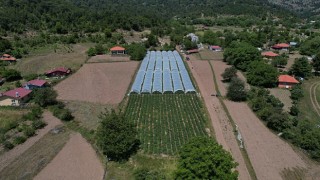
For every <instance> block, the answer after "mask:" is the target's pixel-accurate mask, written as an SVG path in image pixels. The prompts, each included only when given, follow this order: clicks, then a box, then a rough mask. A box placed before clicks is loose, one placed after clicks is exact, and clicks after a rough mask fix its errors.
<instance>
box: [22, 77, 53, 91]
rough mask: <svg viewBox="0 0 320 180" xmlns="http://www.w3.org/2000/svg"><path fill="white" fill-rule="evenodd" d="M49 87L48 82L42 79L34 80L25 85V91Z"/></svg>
mask: <svg viewBox="0 0 320 180" xmlns="http://www.w3.org/2000/svg"><path fill="white" fill-rule="evenodd" d="M46 85H47V81H45V80H42V79H34V80H31V81H29V82H27V83H25V84H24V85H23V88H25V89H37V88H43V87H45V86H46Z"/></svg>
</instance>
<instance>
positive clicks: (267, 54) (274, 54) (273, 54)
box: [261, 51, 279, 57]
mask: <svg viewBox="0 0 320 180" xmlns="http://www.w3.org/2000/svg"><path fill="white" fill-rule="evenodd" d="M261 55H262V56H266V57H277V56H279V54H277V53H274V52H272V51H268V52H263V53H261Z"/></svg>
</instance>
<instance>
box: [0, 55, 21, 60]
mask: <svg viewBox="0 0 320 180" xmlns="http://www.w3.org/2000/svg"><path fill="white" fill-rule="evenodd" d="M0 60H2V61H6V62H16V61H17V59H16V58H15V57H13V56H11V55H10V54H3V55H2V56H1V57H0Z"/></svg>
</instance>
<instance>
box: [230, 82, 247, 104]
mask: <svg viewBox="0 0 320 180" xmlns="http://www.w3.org/2000/svg"><path fill="white" fill-rule="evenodd" d="M227 97H228V98H229V99H230V100H232V101H245V100H246V98H247V91H246V89H245V84H244V82H243V81H242V80H241V79H239V78H237V77H234V78H232V80H231V82H230V85H229V86H228V91H227Z"/></svg>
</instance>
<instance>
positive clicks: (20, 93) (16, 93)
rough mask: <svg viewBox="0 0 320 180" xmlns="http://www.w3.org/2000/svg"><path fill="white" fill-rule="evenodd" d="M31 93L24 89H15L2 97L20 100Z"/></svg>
mask: <svg viewBox="0 0 320 180" xmlns="http://www.w3.org/2000/svg"><path fill="white" fill-rule="evenodd" d="M31 92H32V91H31V90H28V89H24V88H16V89H13V90H10V91H7V92H4V93H3V95H4V96H9V97H12V98H15V99H21V98H24V97H26V96H27V95H29V94H30V93H31Z"/></svg>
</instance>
